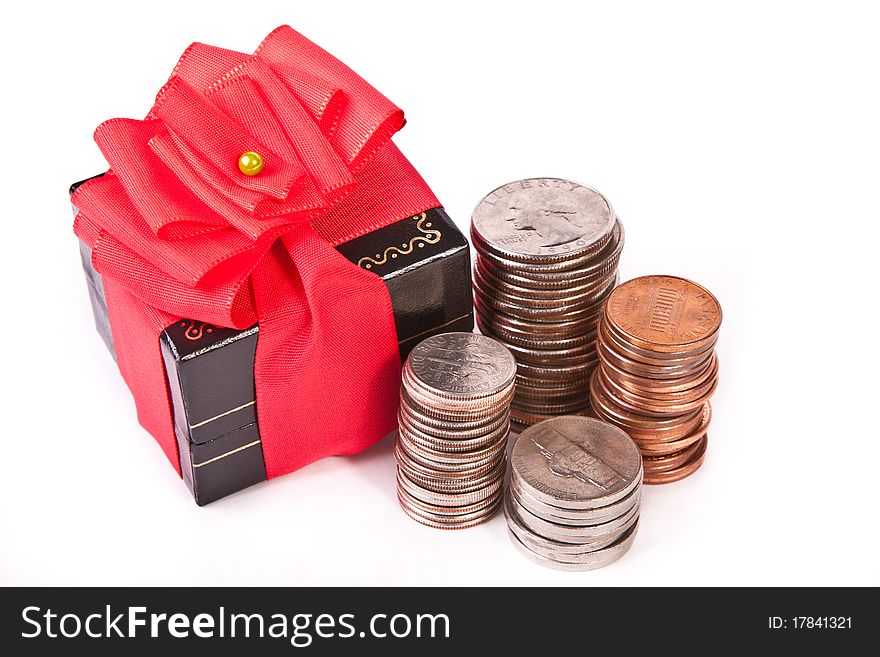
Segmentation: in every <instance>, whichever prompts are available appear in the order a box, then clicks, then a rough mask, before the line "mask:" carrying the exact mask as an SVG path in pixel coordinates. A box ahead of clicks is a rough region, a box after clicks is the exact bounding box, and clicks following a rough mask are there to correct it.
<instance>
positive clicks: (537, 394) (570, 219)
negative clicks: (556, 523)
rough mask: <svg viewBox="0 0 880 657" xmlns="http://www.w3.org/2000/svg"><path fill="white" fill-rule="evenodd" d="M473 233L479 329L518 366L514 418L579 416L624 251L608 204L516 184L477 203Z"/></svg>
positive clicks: (551, 181)
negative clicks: (599, 323) (607, 301)
mask: <svg viewBox="0 0 880 657" xmlns="http://www.w3.org/2000/svg"><path fill="white" fill-rule="evenodd" d="M471 236H472V238H473V242H474V247H475V248H476V251H477V259H476V263H475V267H474V305H475V307H476V311H477V325H478V326H479V328H480V331H481V332H482V333H483V334H485V335H491V336H492V337H494V338H496V339H497V340H499V341H501V342H503V343H504V344H505V345H506V346H507V347H508V348H509V349H510V350H511V351H512V352H513V355H514V356H515V357H516V361H517V386H516V397H515V399H514V401H513V404H512V405H511V415H512V417H513V419H514V420H515V421H516V422H517V423H518V424H519V425H523V426H526V425H530V424H534V423H535V422H539V421H541V420H543V419H546V418H548V417H552V416H556V415H576V414H585V413H586V411H587V410H588V409H589V378H590V373H591V372H592V370H593V369H594V368H595V366H596V362H597V357H596V348H595V341H596V323H597V321H598V319H599V314H600V312H601V310H602V303H603V301H604V300H605V298H606V297H607V296H608V294H609V293H610V292H611V290H612V289H613V288H614V286H615V284H616V282H617V263H618V261H619V260H620V252H621V249H622V248H623V226H622V225H621V223H620V221H618V219H617V217H616V216H615V214H614V210H613V209H612V208H611V205H610V204H609V203H608V201H607V200H606V199H605V197H604V196H602V195H601V194H600V193H599V192H597V191H596V190H594V189H591V188H589V187H585V186H583V185H579V184H577V183H574V182H571V181H569V180H560V179H558V178H532V179H528V180H520V181H518V182H514V183H509V184H507V185H504V186H503V187H499V188H498V189H496V190H495V191H493V192H492V193H491V194H489V195H488V196H486V197H485V198H484V199H483V200H482V201H480V203H479V204H478V205H477V208H476V209H475V210H474V214H473V217H472V220H471Z"/></svg>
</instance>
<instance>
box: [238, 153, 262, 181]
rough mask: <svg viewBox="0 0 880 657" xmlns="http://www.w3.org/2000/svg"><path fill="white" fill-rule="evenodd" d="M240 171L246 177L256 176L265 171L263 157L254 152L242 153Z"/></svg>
mask: <svg viewBox="0 0 880 657" xmlns="http://www.w3.org/2000/svg"><path fill="white" fill-rule="evenodd" d="M238 169H239V171H241V172H242V173H243V174H244V175H246V176H256V175H257V174H258V173H260V171H262V170H263V156H262V155H260V154H259V153H255V152H254V151H248V152H247V153H242V154H241V157H239V158H238Z"/></svg>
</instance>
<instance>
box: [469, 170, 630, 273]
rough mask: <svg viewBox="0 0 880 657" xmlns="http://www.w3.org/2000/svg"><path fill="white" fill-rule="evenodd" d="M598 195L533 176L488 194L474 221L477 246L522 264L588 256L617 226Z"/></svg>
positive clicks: (473, 217)
mask: <svg viewBox="0 0 880 657" xmlns="http://www.w3.org/2000/svg"><path fill="white" fill-rule="evenodd" d="M614 221H615V215H614V210H613V209H612V208H611V204H610V203H608V201H607V199H605V197H604V196H602V195H601V194H600V193H599V192H597V191H596V190H594V189H591V188H589V187H586V186H584V185H580V184H578V183H575V182H572V181H569V180H562V179H559V178H532V179H527V180H519V181H517V182H513V183H508V184H507V185H504V186H502V187H499V188H498V189H496V190H494V191H492V192H490V193H489V194H488V195H487V196H486V197H485V198H483V200H481V201H480V203H479V204H478V205H477V207H476V209H475V210H474V213H473V216H472V217H471V222H472V229H473V230H472V233H473V235H474V239H475V242H479V243H480V244H481V245H485V246H486V247H488V248H491V249H492V250H493V251H494V252H496V253H498V254H500V255H502V256H504V257H507V258H510V259H513V260H519V261H526V262H530V261H539V262H553V261H559V260H565V259H570V258H571V257H574V256H577V255H580V254H582V253H584V252H589V251H590V250H591V249H594V248H595V247H596V245H597V244H601V243H602V240H603V239H607V237H608V235H609V233H610V232H611V229H612V228H613V226H614Z"/></svg>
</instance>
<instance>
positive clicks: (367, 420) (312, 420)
mask: <svg viewBox="0 0 880 657" xmlns="http://www.w3.org/2000/svg"><path fill="white" fill-rule="evenodd" d="M403 124H404V118H403V112H402V111H401V110H400V109H398V108H397V107H395V106H394V105H393V104H392V103H391V102H390V101H389V100H388V99H387V98H385V97H384V96H382V95H381V94H380V93H379V92H378V91H376V90H375V89H374V88H373V87H371V86H370V85H369V84H367V83H366V82H365V81H364V80H363V79H362V78H360V77H359V76H358V75H357V74H356V73H355V72H354V71H352V70H351V69H350V68H348V67H347V66H346V65H345V64H343V63H342V62H340V61H339V60H337V59H336V58H334V57H333V56H332V55H330V54H329V53H327V52H325V51H324V50H322V49H321V48H319V47H318V46H316V45H315V44H313V43H312V42H311V41H309V40H308V39H306V38H305V37H303V36H302V35H300V34H298V33H297V32H295V31H294V30H293V29H291V28H290V27H287V26H282V27H279V28H278V29H276V30H275V31H274V32H272V33H271V34H270V35H269V36H268V37H267V38H266V39H265V40H264V41H263V43H262V44H261V45H260V47H259V48H258V49H257V51H256V52H255V54H254V55H251V56H249V55H245V54H243V53H238V52H234V51H230V50H224V49H222V48H216V47H213V46H206V45H203V44H199V43H196V44H193V45H192V46H190V47H189V48H188V49H187V50H186V52H185V53H184V54H183V56H182V57H181V58H180V61H179V62H178V63H177V66H176V67H175V69H174V72H173V74H172V76H171V79H170V80H169V81H168V82H167V83H166V84H165V86H164V87H163V88H162V89H161V90H160V92H159V94H158V95H157V98H156V102H155V104H154V106H153V108H152V109H151V110H150V113H149V114H148V115H147V118H146V119H144V120H142V121H137V120H130V119H112V120H110V121H107V122H105V123H103V124H101V125H100V126H99V127H98V129H97V130H96V132H95V140H96V141H97V143H98V145H99V147H100V148H101V151H102V152H103V153H104V156H105V157H106V158H107V162H108V163H109V165H110V171H108V174H107V175H105V176H103V177H101V178H98V179H95V180H92V181H89V182H87V183H86V184H84V185H82V186H80V187H79V188H78V189H77V191H76V193H75V194H74V198H73V203H74V205H75V206H77V208H78V209H79V213H78V215H77V218H76V221H75V225H74V230H75V232H76V234H77V235H78V236H79V237H80V239H82V240H83V241H85V242H86V243H87V244H89V245H90V246H91V248H92V260H93V264H94V266H95V269H96V270H97V271H99V272H100V273H101V274H102V275H103V276H104V278H105V289H106V293H107V297H108V307H109V308H108V309H109V312H110V321H111V327H112V332H113V336H114V342H115V346H116V350H117V358H118V363H119V368H120V371H121V372H122V374H123V376H124V378H125V380H126V382H127V383H128V385H129V387H130V388H131V390H132V393H133V394H134V397H135V401H136V404H137V407H138V415H139V419H140V421H141V423H142V424H143V425H144V427H145V428H147V430H148V431H150V432H151V433H152V434H153V435H154V436H155V438H156V439H157V440H158V441H159V443H160V444H161V446H162V448H163V449H164V450H165V453H166V455H167V456H168V458H169V459H170V460H171V462H172V463H173V464H175V466H176V467H177V468H178V471H179V463H178V457H177V448H176V441H175V438H174V432H173V424H172V415H171V408H170V405H169V402H168V394H167V386H166V381H165V376H164V369H163V365H162V361H161V355H160V352H159V342H158V336H159V334H160V333H161V331H162V330H163V329H164V328H165V327H166V326H168V325H169V324H171V323H173V322H174V321H176V320H177V319H179V318H181V317H184V318H188V319H197V320H200V321H205V322H209V323H212V324H217V325H220V326H228V327H233V328H246V327H248V326H250V325H251V324H253V323H254V322H256V321H259V323H260V334H259V340H258V344H257V355H256V363H255V373H254V374H255V381H256V393H257V413H258V419H259V427H260V433H261V438H262V441H263V452H264V456H265V460H266V469H267V475H268V477H270V478H271V477H273V476H277V475H279V474H283V473H285V472H289V471H291V470H294V469H296V468H298V467H301V466H303V465H305V464H307V463H310V462H311V461H314V460H316V459H318V458H321V457H323V456H327V455H331V454H350V453H354V452H357V451H360V450H361V449H364V448H365V447H367V446H369V445H370V444H372V443H373V442H375V441H376V440H377V439H379V438H381V437H382V436H383V435H385V434H386V433H388V432H389V431H390V430H392V429H393V427H394V414H395V410H396V405H397V386H398V383H399V381H398V377H399V360H398V359H399V355H398V350H397V338H396V333H395V329H394V319H393V314H392V310H391V302H390V299H389V297H388V291H387V288H386V287H385V284H384V283H383V282H382V281H381V279H379V278H378V277H377V276H375V275H374V274H372V273H370V272H366V271H364V270H361V269H359V268H358V267H356V266H355V265H353V264H351V263H350V262H349V261H348V260H346V259H345V258H343V257H342V256H341V255H339V254H338V253H337V252H336V250H335V249H334V248H332V247H333V246H334V245H337V244H340V243H342V242H346V241H348V240H350V239H352V238H354V237H356V236H358V235H362V234H364V233H367V232H369V231H372V230H375V229H376V228H379V227H381V226H385V225H387V224H390V223H392V222H394V221H397V220H399V219H402V218H405V217H407V216H410V215H414V214H417V213H419V212H422V211H424V210H426V209H428V208H431V207H436V206H437V205H439V203H438V202H437V200H436V198H435V197H434V195H433V194H432V193H431V191H430V189H429V188H428V187H427V185H426V184H425V183H424V181H423V180H422V179H421V177H420V176H419V174H418V173H417V172H416V171H415V170H414V169H413V168H412V166H411V165H410V164H409V162H408V161H407V160H406V158H404V157H403V155H402V154H401V153H400V152H399V151H398V150H397V148H396V147H395V146H394V145H393V144H392V143H391V141H390V139H391V136H392V135H393V134H394V133H395V132H396V131H397V130H398V129H400V128H401V127H402V126H403ZM250 151H253V152H256V153H259V154H260V156H262V160H263V168H262V171H261V172H260V173H259V174H258V175H253V176H248V175H245V174H244V173H243V172H242V171H240V170H239V168H238V159H239V157H240V156H241V155H242V154H243V153H245V152H250Z"/></svg>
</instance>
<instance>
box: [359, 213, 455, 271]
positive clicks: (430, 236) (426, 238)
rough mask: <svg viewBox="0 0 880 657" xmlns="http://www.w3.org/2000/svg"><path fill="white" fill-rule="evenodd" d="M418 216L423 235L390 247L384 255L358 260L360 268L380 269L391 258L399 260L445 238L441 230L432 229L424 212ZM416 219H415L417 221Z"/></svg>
mask: <svg viewBox="0 0 880 657" xmlns="http://www.w3.org/2000/svg"><path fill="white" fill-rule="evenodd" d="M417 216H418V221H417V222H416V228H418V230H419V232H420V233H421V235H416V236H415V237H413V238H412V239H411V240H410V241H409V242H404V243H403V244H401V245H400V246H397V245H394V246H389V247H388V248H387V249H385V251H384V252H383V253H377V254H376V255H375V257H373V256H364V257H363V258H361V259H360V260H358V263H357V264H358V267H363V268H364V269H372V268H373V267H378V266H379V265H384V264H385V263H386V262H388V260H389V258H392V259H393V258H397V257H399V256H401V255H409V254H410V253H412V252H413V251H414V250H415V249H416V248H417V247H418V248H423V247H424V246H425V244H436V243H437V242H439V241H440V238H441V237H442V236H443V235H442V234H441V233H440V231H439V230H437V229H431V222H430V221H427V215H426V214H425V213H424V212H422V214H421V215H417ZM415 218H416V217H413V219H415Z"/></svg>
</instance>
